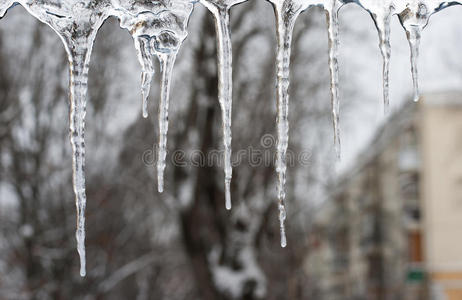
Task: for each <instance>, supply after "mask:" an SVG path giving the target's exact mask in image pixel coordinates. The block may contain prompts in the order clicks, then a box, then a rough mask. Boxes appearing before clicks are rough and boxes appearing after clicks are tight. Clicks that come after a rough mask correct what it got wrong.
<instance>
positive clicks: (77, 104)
mask: <svg viewBox="0 0 462 300" xmlns="http://www.w3.org/2000/svg"><path fill="white" fill-rule="evenodd" d="M88 62H89V51H88V49H86V48H80V47H79V46H77V47H76V48H75V49H72V50H71V53H70V54H69V64H70V76H71V77H70V101H71V110H70V130H71V133H70V137H71V145H72V168H73V182H74V192H75V195H76V200H75V201H76V202H75V204H76V209H77V231H76V239H77V250H78V252H79V255H80V275H81V276H85V273H86V272H85V206H86V196H85V170H84V169H85V140H84V132H85V114H86V95H87V81H88Z"/></svg>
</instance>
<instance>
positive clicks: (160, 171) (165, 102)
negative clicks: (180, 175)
mask: <svg viewBox="0 0 462 300" xmlns="http://www.w3.org/2000/svg"><path fill="white" fill-rule="evenodd" d="M157 56H158V58H159V62H160V66H161V72H162V81H161V92H160V103H159V153H158V159H157V189H158V191H159V193H162V192H163V191H164V170H165V158H166V156H167V132H168V106H169V94H170V83H171V81H172V70H173V65H174V64H175V59H176V50H172V51H171V52H170V53H158V54H157Z"/></svg>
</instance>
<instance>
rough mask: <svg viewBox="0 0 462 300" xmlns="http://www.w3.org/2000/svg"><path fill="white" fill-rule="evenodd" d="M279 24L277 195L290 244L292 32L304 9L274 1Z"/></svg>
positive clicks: (282, 229)
mask: <svg viewBox="0 0 462 300" xmlns="http://www.w3.org/2000/svg"><path fill="white" fill-rule="evenodd" d="M273 6H274V11H275V14H276V26H277V42H278V50H277V132H278V139H277V152H276V172H277V173H278V185H277V194H278V200H279V222H280V229H281V247H285V246H286V245H287V242H286V236H285V228H284V221H285V218H286V210H285V198H286V192H285V184H286V170H287V163H286V152H287V147H288V143H289V119H288V117H289V71H290V50H291V48H290V47H291V42H292V31H293V28H294V24H295V20H296V19H297V17H298V15H299V13H300V11H297V12H295V13H293V14H292V13H286V12H285V11H283V7H284V5H278V4H274V5H273Z"/></svg>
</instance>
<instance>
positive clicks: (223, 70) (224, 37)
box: [212, 8, 233, 210]
mask: <svg viewBox="0 0 462 300" xmlns="http://www.w3.org/2000/svg"><path fill="white" fill-rule="evenodd" d="M212 13H213V16H214V19H215V27H216V32H217V59H218V100H219V102H220V107H221V113H222V124H223V145H224V172H225V207H226V209H228V210H229V209H231V188H230V186H231V178H232V175H233V169H232V166H231V154H232V148H231V139H232V137H231V118H232V103H233V98H232V97H233V96H232V88H233V87H232V46H231V34H230V31H229V9H227V8H222V9H220V8H217V9H216V10H213V11H212Z"/></svg>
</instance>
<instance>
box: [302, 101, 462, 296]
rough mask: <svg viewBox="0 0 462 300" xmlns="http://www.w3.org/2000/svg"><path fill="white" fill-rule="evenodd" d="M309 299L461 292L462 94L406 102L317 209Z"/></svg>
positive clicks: (309, 261)
mask: <svg viewBox="0 0 462 300" xmlns="http://www.w3.org/2000/svg"><path fill="white" fill-rule="evenodd" d="M310 243H311V251H310V253H309V255H308V257H307V259H306V261H305V270H306V272H307V273H308V274H309V276H310V278H312V280H313V282H315V284H316V290H315V291H313V293H315V294H316V297H317V298H316V299H329V300H331V299H332V300H334V299H373V300H376V299H377V300H381V299H384V300H388V299H406V300H414V299H419V300H420V299H436V300H443V299H445V300H458V299H462V94H459V93H444V94H428V95H425V96H423V97H422V98H421V101H420V102H418V103H406V104H405V106H403V107H402V108H401V109H400V110H399V111H397V112H396V113H394V114H393V115H392V116H391V117H390V119H389V121H388V122H387V123H386V124H384V126H382V127H381V128H380V129H379V131H378V133H377V135H376V136H375V138H374V140H373V141H372V143H371V144H370V145H369V146H368V147H367V148H366V149H365V151H364V152H363V153H362V154H361V155H360V156H359V159H358V160H357V162H356V163H355V167H354V168H353V169H351V170H349V171H348V172H346V173H344V175H343V176H342V178H341V179H340V180H339V182H338V183H337V184H336V186H335V188H334V189H333V191H332V196H331V198H330V200H329V201H327V202H326V203H325V204H324V205H323V206H322V207H321V208H320V211H319V213H318V214H317V219H316V220H315V224H314V226H313V230H312V234H311V235H310Z"/></svg>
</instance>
